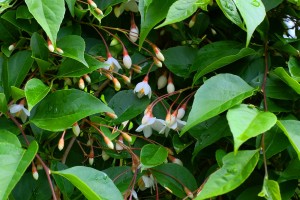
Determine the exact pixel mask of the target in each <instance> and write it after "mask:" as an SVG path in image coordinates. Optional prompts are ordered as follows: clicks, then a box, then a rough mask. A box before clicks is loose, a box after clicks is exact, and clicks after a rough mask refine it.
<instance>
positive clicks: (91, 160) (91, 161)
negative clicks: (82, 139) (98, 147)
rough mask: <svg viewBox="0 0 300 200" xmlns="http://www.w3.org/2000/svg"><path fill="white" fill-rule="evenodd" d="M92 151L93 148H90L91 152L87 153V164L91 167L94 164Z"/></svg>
mask: <svg viewBox="0 0 300 200" xmlns="http://www.w3.org/2000/svg"><path fill="white" fill-rule="evenodd" d="M94 157H95V156H94V149H93V147H91V151H90V153H89V164H90V165H93V164H94Z"/></svg>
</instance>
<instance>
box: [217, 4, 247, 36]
mask: <svg viewBox="0 0 300 200" xmlns="http://www.w3.org/2000/svg"><path fill="white" fill-rule="evenodd" d="M216 1H217V4H218V6H219V7H220V8H221V10H222V12H223V13H224V15H225V16H226V17H227V18H228V19H229V20H230V21H232V22H233V23H234V24H236V25H238V26H239V27H240V28H241V29H243V30H245V24H244V23H243V22H242V19H241V16H240V14H239V12H238V10H237V8H236V6H235V3H234V1H233V0H216Z"/></svg>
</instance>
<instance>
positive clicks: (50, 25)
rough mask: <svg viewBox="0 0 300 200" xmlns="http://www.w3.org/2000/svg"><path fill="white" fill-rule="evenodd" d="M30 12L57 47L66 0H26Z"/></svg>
mask: <svg viewBox="0 0 300 200" xmlns="http://www.w3.org/2000/svg"><path fill="white" fill-rule="evenodd" d="M25 3H26V4H27V7H28V10H29V12H30V13H31V14H32V15H33V17H34V18H35V19H36V21H37V22H38V23H39V24H40V26H41V27H42V28H43V29H44V31H45V32H46V34H47V35H48V37H49V39H50V40H51V41H52V43H53V45H54V46H56V45H55V44H56V38H57V33H58V30H59V27H60V25H61V23H62V20H63V18H64V15H65V1H64V0H51V1H49V0H40V1H36V0H25Z"/></svg>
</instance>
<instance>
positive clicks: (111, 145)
mask: <svg viewBox="0 0 300 200" xmlns="http://www.w3.org/2000/svg"><path fill="white" fill-rule="evenodd" d="M104 142H105V144H106V145H107V146H108V148H110V149H114V143H112V141H111V140H110V139H109V138H108V137H106V136H104Z"/></svg>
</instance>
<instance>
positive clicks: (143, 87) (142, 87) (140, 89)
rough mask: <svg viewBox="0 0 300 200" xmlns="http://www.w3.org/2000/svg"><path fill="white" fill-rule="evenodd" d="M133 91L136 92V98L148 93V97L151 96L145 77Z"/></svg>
mask: <svg viewBox="0 0 300 200" xmlns="http://www.w3.org/2000/svg"><path fill="white" fill-rule="evenodd" d="M133 92H134V93H137V96H138V98H141V97H143V96H144V95H148V97H149V99H150V98H151V87H150V85H149V84H148V81H147V80H145V79H144V80H143V81H142V82H140V83H138V84H137V85H136V86H135V88H134V91H133Z"/></svg>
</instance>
